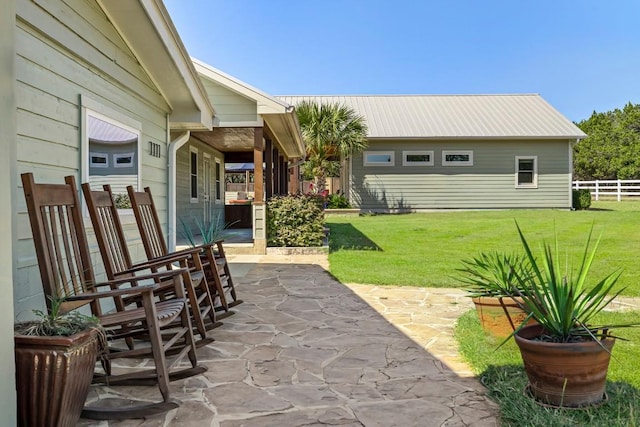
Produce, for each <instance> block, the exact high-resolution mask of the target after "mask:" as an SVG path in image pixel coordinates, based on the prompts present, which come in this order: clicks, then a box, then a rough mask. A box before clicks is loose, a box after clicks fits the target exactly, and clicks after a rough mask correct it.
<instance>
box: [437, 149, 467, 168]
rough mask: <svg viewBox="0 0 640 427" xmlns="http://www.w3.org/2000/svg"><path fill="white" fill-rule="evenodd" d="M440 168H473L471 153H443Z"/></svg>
mask: <svg viewBox="0 0 640 427" xmlns="http://www.w3.org/2000/svg"><path fill="white" fill-rule="evenodd" d="M442 166H473V151H459V150H456V151H451V150H449V151H443V152H442Z"/></svg>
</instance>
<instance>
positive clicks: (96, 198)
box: [82, 183, 221, 347]
mask: <svg viewBox="0 0 640 427" xmlns="http://www.w3.org/2000/svg"><path fill="white" fill-rule="evenodd" d="M82 192H83V193H84V197H85V200H86V201H87V207H88V209H89V216H90V217H91V222H92V224H93V229H94V231H95V233H96V239H97V241H98V247H99V248H100V254H101V255H102V260H103V263H104V266H105V271H106V273H107V277H108V278H109V279H121V278H123V277H128V276H131V275H133V274H135V273H137V272H139V271H143V270H147V269H149V270H151V271H153V272H156V271H158V270H162V269H171V268H172V267H173V264H174V263H178V264H179V265H180V267H183V268H188V267H192V268H191V272H190V273H185V274H184V275H183V278H182V280H183V282H184V283H185V288H186V290H187V297H188V300H189V306H190V308H191V316H192V317H191V319H192V325H193V327H194V328H195V330H196V331H197V332H198V333H199V335H200V337H201V338H200V339H199V340H198V341H197V343H196V344H197V346H198V347H200V346H202V345H205V344H208V343H211V342H213V339H212V338H208V337H207V329H211V328H213V327H215V326H219V325H221V323H219V322H216V315H215V310H214V305H213V299H212V296H211V293H210V290H209V286H208V284H207V280H206V278H205V274H204V269H203V266H202V262H201V260H200V257H199V256H198V253H199V252H200V251H199V250H197V249H194V250H192V251H190V252H189V251H184V252H182V253H180V254H176V255H175V256H171V257H162V258H160V259H149V261H147V262H143V263H139V264H133V263H132V262H131V256H130V254H129V249H128V247H127V241H126V239H125V236H124V231H123V229H122V224H121V222H120V217H119V215H118V209H117V207H116V206H115V203H114V201H113V200H114V199H113V194H112V192H111V187H110V186H109V185H104V186H103V190H91V187H90V186H89V184H88V183H84V184H82ZM189 264H191V265H189ZM159 284H160V288H159V289H158V290H157V291H156V294H157V295H159V296H160V297H161V298H164V297H166V296H167V294H168V295H171V293H172V289H173V284H172V283H171V281H170V280H169V281H167V280H164V281H162V282H159ZM207 318H208V320H209V322H207V324H205V319H207Z"/></svg>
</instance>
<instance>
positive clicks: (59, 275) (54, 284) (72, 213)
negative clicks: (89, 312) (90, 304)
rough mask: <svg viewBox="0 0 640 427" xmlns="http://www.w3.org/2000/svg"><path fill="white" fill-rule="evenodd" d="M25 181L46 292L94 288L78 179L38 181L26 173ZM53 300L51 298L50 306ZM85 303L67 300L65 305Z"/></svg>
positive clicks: (60, 294) (63, 293)
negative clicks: (54, 181) (39, 182)
mask: <svg viewBox="0 0 640 427" xmlns="http://www.w3.org/2000/svg"><path fill="white" fill-rule="evenodd" d="M22 184H23V188H24V194H25V199H26V201H27V210H28V212H29V221H30V223H31V231H32V233H33V241H34V245H35V248H36V255H37V258H38V266H39V268H40V276H41V278H42V287H43V290H44V293H45V296H47V297H57V298H64V297H66V296H72V295H76V294H81V293H83V292H91V291H92V288H91V284H93V283H94V282H95V281H94V273H93V268H92V265H91V257H90V254H89V246H88V243H87V240H86V236H85V234H84V233H85V231H84V224H83V223H82V215H81V213H80V208H79V202H78V194H77V190H76V186H75V179H73V177H67V179H66V184H36V183H35V181H34V179H33V175H32V174H31V173H26V174H22ZM50 303H51V302H50V301H49V298H47V305H48V306H49V307H50ZM84 304H87V303H86V302H65V303H63V304H62V306H61V309H62V310H63V311H68V310H71V309H73V308H76V307H78V306H80V305H84ZM94 312H99V308H98V307H96V311H94Z"/></svg>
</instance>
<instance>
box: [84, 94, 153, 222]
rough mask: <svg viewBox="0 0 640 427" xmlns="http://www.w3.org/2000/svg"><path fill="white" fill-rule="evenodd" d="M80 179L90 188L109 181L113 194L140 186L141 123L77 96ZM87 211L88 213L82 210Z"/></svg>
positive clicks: (136, 188)
mask: <svg viewBox="0 0 640 427" xmlns="http://www.w3.org/2000/svg"><path fill="white" fill-rule="evenodd" d="M80 105H81V111H82V114H81V116H80V134H81V136H80V138H81V156H80V167H81V172H80V178H81V180H82V181H83V182H87V183H89V184H90V185H91V188H93V189H101V188H102V186H103V185H105V184H109V185H110V186H111V189H112V190H113V192H114V194H120V193H126V191H127V190H126V188H127V186H129V185H131V186H132V187H133V188H134V189H135V190H136V191H138V190H139V189H140V187H141V186H142V176H141V174H142V165H141V163H140V157H141V148H140V145H141V144H140V141H141V138H142V124H141V123H140V122H138V121H137V120H134V119H133V118H131V117H130V116H129V114H128V113H127V112H125V111H121V110H116V109H112V108H110V107H107V106H106V105H103V104H102V103H101V102H99V101H96V100H93V99H91V98H89V97H86V96H80ZM85 213H86V214H88V212H85Z"/></svg>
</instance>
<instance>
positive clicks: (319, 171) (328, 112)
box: [296, 101, 367, 192]
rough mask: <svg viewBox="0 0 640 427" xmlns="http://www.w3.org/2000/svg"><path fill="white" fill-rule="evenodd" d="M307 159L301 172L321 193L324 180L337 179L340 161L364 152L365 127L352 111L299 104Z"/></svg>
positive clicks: (330, 106) (365, 141)
mask: <svg viewBox="0 0 640 427" xmlns="http://www.w3.org/2000/svg"><path fill="white" fill-rule="evenodd" d="M296 111H297V113H298V122H299V123H300V129H301V130H302V137H303V139H304V142H305V144H306V146H307V157H306V160H305V162H304V164H303V165H302V172H303V174H304V175H306V176H309V177H311V178H312V179H313V182H314V191H315V192H319V191H322V190H324V188H325V184H326V180H327V176H339V174H340V159H341V158H343V159H344V158H347V157H348V156H349V155H350V154H351V153H353V152H360V151H362V150H364V149H365V148H367V125H366V122H365V119H364V117H362V116H360V115H358V114H357V113H356V112H355V111H354V110H353V109H351V108H349V107H346V106H343V105H340V104H337V103H333V104H318V103H316V102H310V101H302V102H301V103H300V104H298V105H297V106H296Z"/></svg>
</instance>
